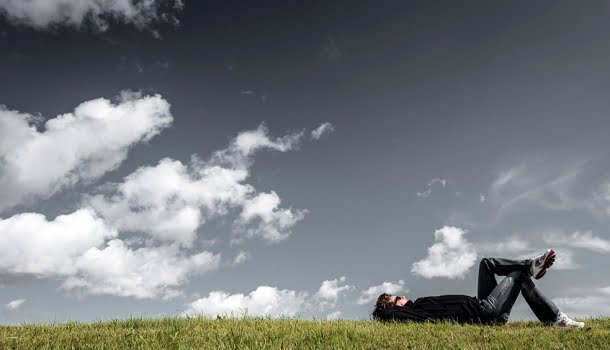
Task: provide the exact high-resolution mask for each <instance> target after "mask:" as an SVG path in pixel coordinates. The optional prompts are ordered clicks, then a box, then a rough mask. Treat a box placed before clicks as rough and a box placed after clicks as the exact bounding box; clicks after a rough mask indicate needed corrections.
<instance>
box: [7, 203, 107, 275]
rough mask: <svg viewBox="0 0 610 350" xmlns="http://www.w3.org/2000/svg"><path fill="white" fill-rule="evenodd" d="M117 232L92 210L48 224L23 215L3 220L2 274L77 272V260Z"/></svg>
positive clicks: (81, 211) (60, 217) (85, 210)
mask: <svg viewBox="0 0 610 350" xmlns="http://www.w3.org/2000/svg"><path fill="white" fill-rule="evenodd" d="M116 236H117V232H116V231H115V230H114V229H112V228H110V227H108V226H107V225H106V224H105V223H104V222H103V221H102V220H101V219H100V218H99V217H97V215H96V214H95V212H94V211H93V210H91V209H87V208H85V209H80V210H78V211H76V212H74V213H71V214H69V215H60V216H58V217H56V218H55V219H54V220H53V221H48V220H47V219H46V218H45V217H44V216H43V215H40V214H35V213H23V214H18V215H14V216H12V217H10V218H8V219H0V271H1V272H3V273H13V274H31V275H36V276H39V277H55V276H62V275H71V274H74V273H76V271H77V269H76V266H75V261H76V259H77V258H78V257H79V256H81V255H82V254H83V253H84V252H85V251H87V250H88V249H89V248H91V247H97V246H100V245H102V244H103V243H104V242H105V240H106V239H110V238H114V237H116Z"/></svg>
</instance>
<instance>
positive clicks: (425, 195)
mask: <svg viewBox="0 0 610 350" xmlns="http://www.w3.org/2000/svg"><path fill="white" fill-rule="evenodd" d="M435 183H439V184H441V185H442V186H443V188H445V185H447V180H445V179H438V178H435V179H432V180H430V181H428V184H427V185H426V190H425V191H423V192H417V193H416V194H417V196H418V197H419V198H423V199H426V198H428V197H430V195H431V194H432V186H433V185H434V184H435Z"/></svg>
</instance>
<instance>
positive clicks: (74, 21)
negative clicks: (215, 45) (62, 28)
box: [0, 0, 184, 31]
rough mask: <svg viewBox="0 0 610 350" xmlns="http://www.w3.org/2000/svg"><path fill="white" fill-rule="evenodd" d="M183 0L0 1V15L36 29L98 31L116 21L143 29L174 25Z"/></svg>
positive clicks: (103, 29)
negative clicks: (52, 28)
mask: <svg viewBox="0 0 610 350" xmlns="http://www.w3.org/2000/svg"><path fill="white" fill-rule="evenodd" d="M183 6H184V4H183V1H182V0H143V1H138V0H25V1H24V0H0V15H2V14H4V15H5V16H6V17H7V18H8V19H9V20H10V21H11V22H13V23H16V24H19V25H25V26H29V27H33V28H36V29H39V30H44V29H48V28H50V27H52V26H55V25H67V26H70V27H76V28H80V27H85V26H90V27H92V28H94V29H96V30H99V31H105V30H107V29H108V27H109V22H110V20H111V19H112V20H118V21H121V22H124V23H129V24H133V25H135V26H136V27H137V28H138V29H143V28H145V27H146V26H148V25H150V24H151V23H154V22H159V21H164V22H170V23H172V24H175V23H177V19H176V18H175V17H174V12H176V11H179V10H181V9H182V7H183Z"/></svg>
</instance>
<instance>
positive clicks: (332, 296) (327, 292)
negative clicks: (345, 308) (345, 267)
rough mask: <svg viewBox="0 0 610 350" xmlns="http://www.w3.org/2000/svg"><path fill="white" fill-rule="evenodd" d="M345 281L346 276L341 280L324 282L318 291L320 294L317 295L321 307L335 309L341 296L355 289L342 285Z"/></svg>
mask: <svg viewBox="0 0 610 350" xmlns="http://www.w3.org/2000/svg"><path fill="white" fill-rule="evenodd" d="M345 280H346V278H345V276H341V277H340V278H336V279H333V280H327V281H324V282H322V285H321V286H320V289H318V292H317V293H316V295H315V297H316V298H317V299H318V301H319V305H320V307H322V308H332V307H335V305H337V299H339V296H340V295H341V294H345V293H346V292H348V291H350V290H351V289H353V288H354V287H353V286H350V285H341V284H342V283H345Z"/></svg>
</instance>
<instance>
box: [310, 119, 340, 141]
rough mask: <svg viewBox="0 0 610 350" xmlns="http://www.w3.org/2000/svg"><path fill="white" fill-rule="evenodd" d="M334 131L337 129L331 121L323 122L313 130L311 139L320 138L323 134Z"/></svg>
mask: <svg viewBox="0 0 610 350" xmlns="http://www.w3.org/2000/svg"><path fill="white" fill-rule="evenodd" d="M333 131H335V128H334V127H333V125H332V124H331V123H328V122H325V123H322V124H320V125H319V126H318V127H317V128H315V129H314V130H312V131H311V139H312V140H319V139H320V138H321V137H322V136H324V135H327V134H330V133H331V132H333Z"/></svg>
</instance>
